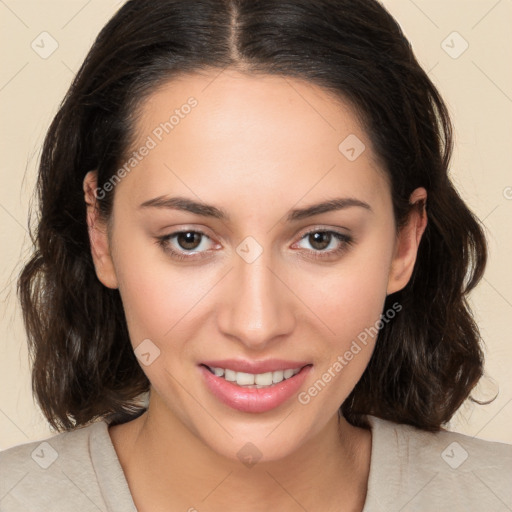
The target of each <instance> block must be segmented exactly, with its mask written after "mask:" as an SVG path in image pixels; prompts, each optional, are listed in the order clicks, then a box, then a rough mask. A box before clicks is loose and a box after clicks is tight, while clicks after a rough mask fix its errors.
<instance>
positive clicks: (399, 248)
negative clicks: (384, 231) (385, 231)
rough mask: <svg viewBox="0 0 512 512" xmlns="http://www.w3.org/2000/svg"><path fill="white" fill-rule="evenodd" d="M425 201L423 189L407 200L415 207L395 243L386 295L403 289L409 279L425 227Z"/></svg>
mask: <svg viewBox="0 0 512 512" xmlns="http://www.w3.org/2000/svg"><path fill="white" fill-rule="evenodd" d="M426 201H427V191H426V190H425V189H424V188H417V189H416V190H414V192H413V193H412V194H411V196H410V198H409V203H410V204H415V205H416V207H415V208H412V210H411V213H410V214H409V218H408V220H407V224H406V225H404V226H403V228H402V229H401V230H400V233H399V234H398V236H397V240H396V242H395V252H394V255H393V260H392V262H391V268H390V272H389V278H388V289H387V294H388V295H390V294H391V293H394V292H397V291H399V290H401V289H402V288H404V287H405V286H406V285H407V283H408V282H409V279H410V278H411V275H412V272H413V270H414V264H415V263H416V257H417V254H418V247H419V245H420V241H421V237H422V235H423V232H424V231H425V228H426V227H427V212H426V209H425V206H426Z"/></svg>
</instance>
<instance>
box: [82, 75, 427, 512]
mask: <svg viewBox="0 0 512 512" xmlns="http://www.w3.org/2000/svg"><path fill="white" fill-rule="evenodd" d="M190 96H193V97H194V98H196V99H197V101H198V105H197V107H195V108H194V109H192V110H191V112H190V113H189V114H188V115H186V116H184V118H183V119H181V120H180V122H179V124H178V125H176V126H175V128H174V129H173V130H172V131H171V132H170V133H169V134H165V135H164V137H163V138H162V141H161V142H159V143H158V145H157V146H156V147H155V148H154V149H152V150H151V151H150V152H149V154H148V155H147V156H146V157H145V158H144V159H143V160H142V161H141V162H140V163H139V164H138V165H137V167H136V168H135V169H134V170H132V171H131V172H130V173H129V174H127V175H126V176H125V177H124V178H123V179H122V180H121V182H120V183H118V184H117V185H116V187H115V197H114V206H113V217H112V218H111V220H110V223H109V224H106V223H105V222H104V221H103V220H102V219H101V218H100V217H99V216H98V214H97V210H96V209H95V195H94V194H95V192H94V191H95V190H96V173H95V172H94V171H92V172H90V173H88V174H87V176H86V178H85V180H84V193H85V201H86V203H87V212H88V213H87V215H88V224H89V234H90V240H91V249H92V255H93V259H94V264H95V268H96V273H97V276H98V279H99V280H100V281H101V282H102V283H103V284H104V285H105V286H107V287H110V288H118V289H119V292H120V294H121V298H122V301H123V305H124V308H125V312H126V318H127V323H128V329H129V334H130V338H131V343H132V345H133V347H134V348H135V347H137V346H138V345H139V343H141V341H142V340H145V339H148V338H149V339H150V340H151V341H152V343H154V345H155V346H157V347H158V348H159V350H160V355H159V357H157V358H156V359H155V360H154V361H153V362H152V363H151V364H150V365H148V366H144V365H141V367H142V369H143V371H144V372H145V373H146V375H147V376H148V378H149V380H150V382H151V394H150V403H149V408H148V411H147V412H146V413H145V414H143V415H142V416H141V417H139V418H137V419H136V420H133V421H131V422H128V423H125V424H123V425H118V426H115V427H111V428H110V429H109V433H110V436H111V438H112V442H113V444H114V447H115V449H116V452H117V454H118V456H119V459H120V462H121V465H122V467H123V470H124V472H125V475H126V478H127V481H128V484H129V486H130V490H131V492H132V495H133V498H134V502H135V504H136V506H137V508H138V510H139V511H149V510H151V511H160V510H162V511H163V510H166V511H168V510H194V509H196V510H200V511H201V512H202V511H223V512H225V511H227V510H234V509H236V510H251V511H254V512H256V511H258V512H259V511H266V510H285V511H299V510H303V509H304V508H305V509H306V510H308V511H310V512H312V511H331V510H332V511H334V510H337V511H339V510H344V511H349V510H350V511H360V510H361V509H362V508H363V505H364V501H365V496H366V492H367V482H368V475H369V468H370V455H371V433H370V432H369V431H367V430H365V429H361V428H356V427H354V426H352V425H350V424H349V423H348V422H347V421H346V420H344V419H343V418H342V419H340V420H339V421H338V417H337V411H338V408H339V407H340V405H341V404H342V403H343V401H344V400H345V398H346V397H347V396H348V394H349V393H350V391H351V390H352V389H353V388H354V386H355V385H356V383H357V381H358V380H359V378H360V377H361V375H362V373H363V372H364V370H365V368H366V366H367V364H368V361H369V359H370V356H371V353H372V351H373V347H374V344H375V339H372V338H370V339H369V341H368V343H367V345H366V346H363V348H362V350H361V351H360V352H359V353H358V354H357V355H356V356H355V357H354V358H353V359H352V360H351V361H350V362H349V363H348V364H347V365H346V366H345V367H344V368H343V370H342V371H341V372H339V374H337V375H336V377H334V378H333V379H332V380H331V382H330V383H329V384H327V385H326V386H325V388H324V389H323V390H322V391H321V392H320V393H318V395H317V396H315V397H314V398H312V399H311V401H310V402H309V403H308V404H307V405H301V404H300V403H299V402H298V401H297V397H296V396H295V397H292V398H291V399H290V400H288V401H287V402H285V403H284V404H282V405H281V406H279V407H277V408H275V409H273V410H271V411H268V412H265V413H244V412H240V411H236V410H234V409H231V408H230V407H228V406H227V405H225V404H223V403H221V402H219V401H218V400H217V398H215V397H214V396H213V395H212V394H211V393H210V392H209V390H208V389H207V388H206V386H205V385H204V383H203V382H202V379H200V374H199V371H198V368H197V365H198V364H199V363H200V362H201V361H204V360H207V359H223V358H231V357H233V358H237V357H238V358H247V359H253V360H263V359H268V358H284V359H292V360H295V361H299V360H307V361H310V362H311V363H312V364H313V368H312V371H311V372H310V374H309V376H308V378H307V380H306V382H305V384H304V386H303V387H302V388H301V390H307V389H308V388H309V387H310V386H312V384H313V383H314V382H315V381H317V380H318V379H319V378H320V377H321V376H322V374H323V373H324V372H325V371H326V370H327V369H328V368H329V367H330V366H332V364H333V363H334V362H335V361H336V360H337V357H338V356H339V355H342V354H344V353H345V352H346V351H347V350H348V349H349V347H350V345H351V343H352V341H353V340H354V339H356V337H357V335H358V334H359V333H361V332H362V331H364V329H365V328H367V327H370V326H373V325H374V324H375V322H376V321H378V320H379V318H380V315H381V313H383V307H384V300H385V298H386V295H387V294H391V293H393V292H395V291H398V290H400V289H402V288H403V287H404V286H405V285H406V284H407V282H408V281H409V279H410V277H411V274H412V271H413V267H414V263H415V261H416V256H417V250H418V245H419V242H420V239H421V236H422V234H423V232H424V229H425V227H426V222H427V220H426V215H425V212H424V210H418V211H416V210H415V211H413V213H411V215H410V217H409V221H408V223H407V224H406V226H405V227H404V228H403V229H402V230H401V232H400V233H399V235H398V236H397V234H396V231H395V221H394V217H393V211H392V203H391V192H390V188H389V183H388V180H387V177H386V175H385V173H384V172H383V170H382V168H381V166H380V165H379V162H378V159H377V157H376V155H375V153H374V152H373V149H372V147H371V143H370V141H369V139H368V136H367V135H366V133H365V132H364V130H363V128H362V126H361V124H360V122H359V120H358V117H357V116H356V114H355V112H354V111H353V110H352V109H351V107H350V105H349V104H348V103H345V102H342V101H341V100H338V99H336V98H334V97H333V96H332V95H330V94H329V93H328V92H327V91H325V90H324V89H322V88H319V87H317V86H315V85H312V84H309V83H307V82H303V81H300V80H297V79H291V78H286V79H284V78H282V77H272V76H265V75H258V76H255V75H244V74H241V73H239V72H237V71H235V70H225V71H224V72H222V73H221V74H220V75H219V72H218V70H216V71H210V72H204V73H201V74H192V75H186V76H183V77H181V78H180V79H174V80H172V81H171V82H168V83H166V84H165V85H164V86H163V87H161V88H159V89H158V90H157V91H155V92H154V93H153V94H152V95H151V96H150V97H149V98H148V99H147V100H146V101H145V102H144V103H143V105H142V110H141V112H142V115H141V116H140V117H139V118H138V119H137V122H136V123H137V124H136V128H137V140H136V142H135V144H134V145H133V147H134V148H135V149H136V148H139V147H140V146H141V145H142V144H143V143H144V141H146V140H147V137H148V135H151V133H152V131H153V130H154V129H155V127H157V126H158V125H159V124H160V123H161V122H162V121H165V120H166V119H168V117H169V114H166V113H168V112H171V113H172V111H173V110H174V109H176V108H179V107H180V106H181V105H183V104H184V103H186V101H187V99H188V98H189V97H190ZM351 134H355V135H356V136H357V137H358V138H359V139H360V140H361V141H363V142H364V144H365V146H366V149H365V150H364V151H363V153H362V154H361V155H360V156H359V157H358V158H357V159H356V160H355V161H349V159H347V158H346V157H345V156H344V154H342V153H341V152H340V150H339V149H338V146H339V144H340V143H341V142H342V141H343V140H344V139H345V138H346V137H347V136H348V135H351ZM162 195H169V196H171V195H172V196H178V195H179V196H184V197H187V198H191V199H193V200H198V201H199V200H200V201H203V202H205V203H208V204H213V205H215V206H217V207H219V208H223V209H225V210H226V211H227V212H228V213H229V215H230V217H231V220H230V221H229V222H227V221H221V220H218V219H214V218H210V217H204V216H201V215H197V214H193V213H190V212H184V211H177V210H173V209H166V208H139V205H140V204H141V203H143V202H144V201H147V200H149V199H152V198H155V197H158V196H162ZM335 197H354V198H357V199H359V200H361V201H365V202H367V203H368V204H369V205H370V206H371V209H372V211H368V210H366V209H364V208H360V207H351V208H346V209H343V210H338V211H330V212H325V213H321V214H318V215H316V216H314V217H310V218H305V219H302V220H300V221H296V222H294V223H290V222H287V221H286V220H285V216H286V214H287V213H288V211H289V210H290V209H292V208H299V207H305V206H309V205H312V204H315V203H318V202H321V201H325V200H327V199H331V198H335ZM425 199H426V191H425V189H423V188H419V189H416V190H415V191H414V192H413V194H412V195H411V198H410V202H411V203H414V202H416V201H418V200H425ZM313 229H317V231H322V230H323V231H326V230H332V231H337V232H340V233H343V234H348V235H351V236H352V237H353V239H354V243H353V244H352V245H349V246H346V247H345V250H344V251H343V252H342V253H341V254H338V255H336V254H332V253H331V255H329V254H328V253H329V251H331V250H333V249H336V248H338V247H340V246H342V245H343V243H342V242H339V241H337V239H336V238H335V237H332V238H331V239H330V241H329V239H327V240H326V241H325V243H324V245H323V246H321V244H320V243H318V242H316V243H315V239H313V238H312V237H308V236H305V234H306V233H307V232H308V231H310V230H313ZM179 230H185V231H186V230H189V231H190V230H199V231H202V232H203V233H205V234H206V237H203V238H202V239H201V238H198V239H197V241H196V247H195V249H193V250H195V251H196V256H197V251H202V252H203V253H204V254H207V255H208V256H207V257H206V258H205V259H198V258H196V259H194V258H193V257H192V258H191V259H189V260H185V261H178V260H176V259H173V258H172V256H171V255H170V254H169V253H168V252H166V251H165V250H164V249H163V248H162V247H161V246H159V245H158V244H157V243H156V240H155V239H156V237H158V236H162V235H168V234H172V233H175V232H177V231H179ZM248 236H251V237H253V238H254V239H255V240H256V241H257V242H258V244H259V245H260V246H261V248H262V251H263V252H262V254H261V255H260V256H259V257H258V258H257V259H256V260H255V261H253V262H251V263H248V262H246V261H245V260H244V259H242V258H241V257H240V256H239V255H238V253H237V252H236V249H237V247H238V246H239V244H240V243H241V242H242V241H243V240H244V239H245V238H246V237H248ZM179 240H180V239H179V238H177V237H175V238H174V239H172V240H171V241H169V242H168V245H170V246H171V247H172V248H174V249H175V250H177V251H181V252H182V253H185V256H187V255H186V251H187V247H190V246H187V245H186V244H184V242H186V240H183V239H181V243H182V245H181V246H180V245H179V243H178V241H179ZM199 242H200V243H199ZM188 250H189V252H190V251H191V249H188ZM315 252H316V253H317V254H318V253H322V252H323V253H324V256H325V254H326V253H327V256H326V257H324V258H323V259H315V258H314V253H315ZM189 257H190V256H189ZM247 442H251V443H253V444H254V445H256V447H257V448H258V449H259V451H260V452H261V454H262V458H261V459H260V460H259V462H258V463H257V464H256V465H254V466H253V467H250V468H249V467H246V466H245V465H244V464H242V463H241V461H240V460H239V459H238V457H237V452H238V450H239V449H240V448H241V447H242V446H244V445H245V444H246V443H247Z"/></svg>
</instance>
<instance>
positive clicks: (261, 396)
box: [198, 363, 313, 413]
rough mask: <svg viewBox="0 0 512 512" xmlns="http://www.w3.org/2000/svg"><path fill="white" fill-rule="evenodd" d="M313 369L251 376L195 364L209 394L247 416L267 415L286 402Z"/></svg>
mask: <svg viewBox="0 0 512 512" xmlns="http://www.w3.org/2000/svg"><path fill="white" fill-rule="evenodd" d="M295 364H296V363H294V365H295ZM226 366H228V365H227V364H226ZM292 366H293V365H292ZM312 367H313V364H312V363H307V364H303V365H301V366H293V367H289V368H284V367H283V368H282V369H275V370H273V371H266V372H262V373H250V372H242V371H236V370H235V369H233V368H229V367H228V368H224V367H222V366H213V365H212V366H210V365H208V364H204V363H202V364H200V365H198V368H199V371H200V372H201V374H202V378H203V382H204V383H205V385H206V387H207V389H208V390H209V391H210V392H211V394H212V395H213V396H214V397H215V398H216V399H217V400H218V401H220V402H221V403H223V404H225V405H228V406H229V407H230V408H232V409H236V410H238V411H241V412H246V413H262V412H267V411H270V410H272V409H275V408H277V407H279V406H280V405H282V404H284V403H285V402H288V401H289V399H290V398H291V397H292V396H293V395H294V394H296V393H297V392H298V390H299V388H300V387H301V386H302V385H303V383H304V381H305V379H306V378H307V376H308V375H309V372H310V371H311V369H312Z"/></svg>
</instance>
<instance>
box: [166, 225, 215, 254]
mask: <svg viewBox="0 0 512 512" xmlns="http://www.w3.org/2000/svg"><path fill="white" fill-rule="evenodd" d="M205 239H208V240H210V237H209V236H208V235H206V234H205V233H203V232H202V231H193V230H184V231H176V232H174V233H171V234H169V235H164V236H161V237H157V239H156V240H157V244H158V245H159V246H160V247H162V249H163V250H164V251H165V252H167V253H168V254H170V255H171V256H172V257H173V258H176V259H178V260H186V259H191V258H194V259H196V258H198V256H197V254H198V253H199V258H204V257H208V255H207V254H205V253H206V250H205V249H206V248H205V245H207V244H204V243H203V241H204V240H205ZM187 253H190V255H187Z"/></svg>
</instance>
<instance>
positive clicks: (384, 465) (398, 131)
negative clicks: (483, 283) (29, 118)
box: [0, 0, 512, 512]
mask: <svg viewBox="0 0 512 512" xmlns="http://www.w3.org/2000/svg"><path fill="white" fill-rule="evenodd" d="M451 147H452V138H451V126H450V120H449V117H448V114H447V111H446V107H445V105H444V103H443V101H442V99H441V98H440V96H439V94H438V92H437V90H436V89H435V87H434V85H433V84H432V83H431V81H430V80H429V79H428V77H427V75H426V74H425V72H424V71H423V70H422V69H421V67H420V66H419V64H418V63H417V61H416V59H415V58H414V55H413V53H412V50H411V48H410V45H409V43H408V42H407V40H406V39H405V37H404V36H403V34H402V32H401V30H400V28H399V26H398V24H397V23H396V22H395V21H394V20H393V18H392V17H391V16H390V15H389V14H388V13H387V11H386V10H385V9H384V8H383V7H382V6H381V5H380V4H379V3H377V2H376V1H374V0H359V1H354V0H322V1H305V0H301V1H288V0H286V1H280V2H273V1H267V0H265V1H263V0H262V1H257V2H255V1H243V0H226V1H220V0H194V1H191V0H188V1H185V0H174V1H170V0H165V1H164V0H157V1H155V0H152V1H151V2H150V1H148V0H131V1H129V2H127V3H126V4H125V5H124V6H123V7H122V8H121V9H120V10H119V11H118V13H117V14H116V15H115V16H114V17H113V18H112V20H111V21H110V22H109V23H108V24H107V25H106V26H105V28H104V29H103V30H102V32H101V33H100V35H99V36H98V38H97V40H96V42H95V43H94V45H93V47H92V49H91V51H90V52H89V54H88V56H87V58H86V60H85V62H84V64H83V66H82V68H81V69H80V71H79V72H78V74H77V76H76V78H75V80H74V82H73V84H72V86H71V88H70V90H69V92H68V94H67V96H66V98H65V100H64V102H63V104H62V106H61V108H60V110H59V112H58V113H57V115H56V117H55V119H54V121H53V123H52V125H51V127H50V129H49V132H48V135H47V137H46V140H45V143H44V148H43V154H42V160H41V166H40V174H39V183H38V191H39V198H40V208H41V211H40V213H41V217H40V222H39V226H38V231H37V234H36V240H35V241H36V252H35V254H34V256H33V258H32V259H31V260H30V261H29V262H28V264H27V265H26V267H25V268H24V270H23V272H22V274H21V276H20V280H19V292H20V298H21V302H22V306H23V311H24V319H25V323H26V328H27V332H28V335H29V343H30V348H31V350H32V353H33V355H34V367H33V385H34V391H35V394H36V397H37V399H38V402H39V404H40V406H41V408H42V410H43V412H44V414H45V415H46V417H47V418H48V421H49V423H50V425H51V426H52V427H54V428H55V429H57V430H58V431H62V432H61V433H60V434H58V435H57V436H55V437H52V438H49V439H48V440H46V441H45V442H43V443H40V442H36V443H27V444H25V445H21V446H17V447H14V448H11V449H9V450H6V451H4V452H3V453H2V454H1V455H0V467H1V469H0V472H1V476H2V479H1V482H2V483H1V488H0V496H3V498H2V501H1V502H0V505H1V506H2V510H6V511H18V510H27V509H29V510H69V509H70V507H73V510H96V509H99V510H113V511H126V510H138V511H139V512H140V511H147V510H150V511H160V510H167V511H168V510H189V511H192V510H199V511H201V510H210V511H217V510H223V511H224V510H232V509H236V510H249V511H264V510H269V509H279V510H290V511H292V510H307V511H309V512H311V511H330V510H333V511H334V510H336V511H339V510H343V511H345V510H347V511H348V510H350V511H361V510H363V511H365V512H368V511H374V510H404V511H405V510H422V511H424V510H447V509H451V510H456V509H457V507H460V508H459V509H460V510H500V508H499V507H501V509H503V510H506V507H509V508H510V506H512V499H511V497H510V493H509V491H508V485H507V482H508V477H509V476H510V470H511V459H512V457H511V455H512V448H511V447H510V446H508V445H505V444H500V443H491V442H487V441H482V440H478V439H473V438H470V437H467V436H463V435H461V434H455V433H450V432H447V431H445V430H443V425H444V424H446V422H448V421H449V419H450V418H451V417H452V415H453V414H454V413H455V411H456V410H457V409H458V407H459V406H460V405H461V404H462V402H463V401H464V400H465V399H466V398H467V397H468V396H469V395H470V392H471V390H472V389H473V387H474V386H475V385H476V383H477V382H478V380H479V378H480V377H481V375H482V365H483V357H482V351H481V347H480V334H479V331H478V327H477V326H476V324H475V322H474V319H473V316H472V313H471V310H470V309H469V306H468V304H467V302H466V297H467V294H468V293H469V292H470V291H471V290H472V289H473V288H474V287H475V286H476V284H477V283H478V282H479V280H480V279H481V277H482V275H483V272H484V268H485V264H486V258H487V248H486V241H485V237H484V234H483V231H482V228H481V227H480V224H479V221H478V219H476V217H475V216H474V215H473V214H472V213H471V212H470V210H469V209H468V207H467V206H466V205H465V203H464V202H463V201H462V199H461V198H460V196H459V195H458V193H457V192H456V190H455V189H454V187H453V185H452V183H451V181H450V179H449V178H448V167H449V161H450V155H451ZM144 398H146V399H148V401H147V402H144V401H143V400H144Z"/></svg>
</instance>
